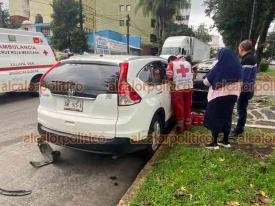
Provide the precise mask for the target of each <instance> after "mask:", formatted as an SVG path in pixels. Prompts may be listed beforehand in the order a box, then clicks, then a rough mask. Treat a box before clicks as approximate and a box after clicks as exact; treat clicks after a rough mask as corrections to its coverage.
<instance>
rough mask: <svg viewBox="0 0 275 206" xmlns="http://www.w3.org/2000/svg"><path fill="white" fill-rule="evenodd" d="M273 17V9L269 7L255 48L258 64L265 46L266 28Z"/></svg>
mask: <svg viewBox="0 0 275 206" xmlns="http://www.w3.org/2000/svg"><path fill="white" fill-rule="evenodd" d="M273 7H274V5H273ZM273 19H274V9H271V10H270V12H269V13H268V15H267V17H266V19H265V21H264V26H263V30H262V32H261V34H260V39H259V44H258V48H257V52H256V54H257V63H258V65H260V62H261V60H262V54H263V50H264V48H265V41H266V37H267V33H268V29H269V27H270V24H271V22H272V21H273Z"/></svg>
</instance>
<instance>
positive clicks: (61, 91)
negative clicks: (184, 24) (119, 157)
mask: <svg viewBox="0 0 275 206" xmlns="http://www.w3.org/2000/svg"><path fill="white" fill-rule="evenodd" d="M166 67H167V62H166V61H165V60H164V59H162V58H160V57H132V56H93V55H83V56H80V57H72V58H71V59H68V60H64V61H62V62H61V63H60V64H58V65H56V66H54V67H53V68H52V69H51V70H50V71H49V72H48V73H47V74H45V75H44V76H43V78H42V79H41V83H40V84H41V87H40V90H41V95H40V105H39V108H38V130H39V133H40V135H41V136H42V137H45V138H46V139H47V141H49V142H52V143H54V144H57V145H62V146H65V147H69V148H73V149H78V150H84V151H89V152H94V153H105V154H113V155H116V154H121V153H128V152H133V151H137V150H142V149H146V150H147V152H148V153H153V152H154V151H156V149H157V148H158V145H159V139H161V134H163V131H164V129H165V128H166V127H167V125H168V123H169V120H171V119H172V116H173V114H172V109H171V97H170V91H169V85H168V84H167V83H166V81H165V69H166Z"/></svg>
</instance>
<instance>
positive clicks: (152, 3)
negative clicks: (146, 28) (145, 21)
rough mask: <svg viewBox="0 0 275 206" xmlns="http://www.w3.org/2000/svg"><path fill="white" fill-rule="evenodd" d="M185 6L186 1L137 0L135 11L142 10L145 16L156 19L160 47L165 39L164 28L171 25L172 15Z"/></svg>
mask: <svg viewBox="0 0 275 206" xmlns="http://www.w3.org/2000/svg"><path fill="white" fill-rule="evenodd" d="M185 4H187V1H186V0H139V2H138V5H137V7H136V11H138V10H139V9H142V11H143V14H144V15H145V16H150V15H151V16H152V17H153V18H155V19H156V22H157V25H156V30H157V37H158V41H159V44H160V46H161V45H162V42H163V41H164V38H165V37H166V35H165V33H166V28H167V27H168V26H169V25H170V24H171V23H173V17H174V15H175V14H176V13H177V12H178V11H179V10H180V5H183V6H184V5H185Z"/></svg>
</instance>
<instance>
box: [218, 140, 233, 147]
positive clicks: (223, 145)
mask: <svg viewBox="0 0 275 206" xmlns="http://www.w3.org/2000/svg"><path fill="white" fill-rule="evenodd" d="M218 145H219V146H221V147H224V148H231V144H230V143H229V142H224V141H220V142H218Z"/></svg>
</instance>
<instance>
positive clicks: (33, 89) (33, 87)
mask: <svg viewBox="0 0 275 206" xmlns="http://www.w3.org/2000/svg"><path fill="white" fill-rule="evenodd" d="M40 78H41V75H39V76H36V77H34V78H33V79H32V80H31V83H30V86H29V93H30V95H31V96H33V97H39V81H40Z"/></svg>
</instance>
